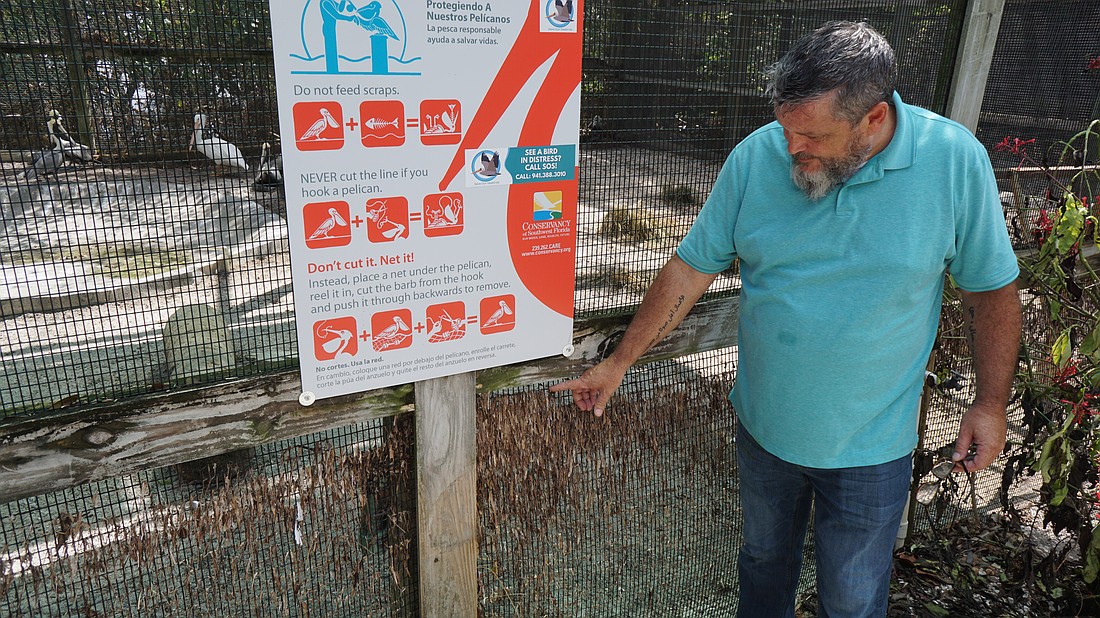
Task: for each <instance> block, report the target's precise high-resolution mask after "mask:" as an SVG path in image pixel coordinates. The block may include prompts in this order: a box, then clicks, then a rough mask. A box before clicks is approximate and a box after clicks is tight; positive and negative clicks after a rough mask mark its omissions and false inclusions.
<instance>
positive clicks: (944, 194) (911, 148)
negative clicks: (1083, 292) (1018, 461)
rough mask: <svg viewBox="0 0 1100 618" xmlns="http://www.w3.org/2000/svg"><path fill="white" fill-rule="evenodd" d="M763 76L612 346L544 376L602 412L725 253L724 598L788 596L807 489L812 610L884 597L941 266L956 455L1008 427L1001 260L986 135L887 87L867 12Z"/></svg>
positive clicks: (783, 610) (1007, 334) (746, 606)
mask: <svg viewBox="0 0 1100 618" xmlns="http://www.w3.org/2000/svg"><path fill="white" fill-rule="evenodd" d="M768 77H769V85H768V89H767V93H768V94H769V96H770V97H771V99H772V103H773V106H774V110H775V116H776V122H773V123H771V124H768V125H766V126H764V127H762V128H760V129H758V130H757V131H755V132H754V133H753V134H751V135H749V136H748V137H747V138H745V139H744V140H743V141H742V142H741V143H740V144H738V145H737V147H736V148H734V150H733V152H731V153H730V155H729V157H728V159H727V160H726V163H725V165H724V166H723V168H722V171H721V172H720V174H719V176H718V179H717V181H716V182H715V185H714V188H713V190H712V192H711V195H710V197H709V198H708V200H707V203H706V205H705V206H704V207H703V209H702V211H701V212H700V213H699V216H698V218H697V220H696V221H695V224H694V225H693V226H692V229H691V230H690V231H689V232H688V234H687V236H686V237H685V238H684V240H683V242H682V243H681V244H680V246H679V247H678V248H677V251H676V255H675V256H674V257H672V258H671V259H670V260H669V261H668V263H667V264H666V265H665V266H664V268H663V269H662V270H661V273H660V274H659V275H658V277H657V279H656V280H655V281H654V283H653V285H652V287H651V288H650V290H649V291H648V292H647V294H646V297H645V299H644V301H643V303H642V306H641V307H640V308H639V310H638V312H637V314H636V315H635V317H634V320H633V322H632V323H631V325H630V327H629V329H628V330H627V333H626V334H625V336H624V338H623V340H622V342H621V343H620V344H619V345H618V347H617V348H616V349H615V351H614V353H613V354H611V356H609V357H608V358H607V359H606V360H604V361H603V362H601V363H600V364H598V365H596V366H595V367H592V368H591V369H589V370H588V371H586V372H584V374H583V375H582V376H580V377H579V378H577V379H575V380H570V381H567V382H564V383H562V384H558V385H555V386H554V387H552V388H551V390H553V391H556V392H557V391H567V390H568V391H572V394H573V399H574V401H575V402H576V404H577V405H578V406H579V407H580V408H581V409H583V410H592V411H594V412H595V414H596V415H597V416H599V415H600V414H602V413H603V412H604V410H605V409H606V406H607V404H608V400H609V399H610V398H611V394H612V393H613V392H614V391H615V389H616V388H618V386H619V384H620V383H621V382H622V379H623V376H624V374H625V373H626V371H627V369H628V368H629V367H630V366H631V365H632V364H633V363H634V362H635V361H636V360H637V359H638V358H639V357H640V356H641V355H642V354H643V353H645V351H646V350H648V349H649V348H650V347H651V346H652V345H653V344H654V343H655V342H657V341H658V340H660V339H661V338H662V337H664V336H665V335H666V334H667V333H668V332H670V331H671V330H672V329H674V328H675V327H676V326H677V325H678V324H679V323H680V321H681V320H682V319H683V317H684V315H685V314H687V312H688V310H689V309H690V308H691V306H692V305H693V304H694V303H695V302H696V301H697V300H698V299H699V297H700V296H701V295H702V294H703V292H704V291H705V290H706V289H707V287H708V286H709V285H710V283H711V282H712V281H713V280H714V278H715V276H716V275H717V273H719V272H722V271H723V270H725V269H727V268H728V267H729V266H730V265H731V264H732V263H733V261H734V260H735V259H737V260H740V273H741V282H742V290H741V297H740V313H739V316H738V318H739V325H738V345H739V363H738V367H737V370H738V371H737V379H736V382H735V384H734V387H733V390H732V391H731V393H730V401H731V402H732V403H733V407H734V409H735V411H736V413H737V417H738V435H737V445H738V449H737V450H738V474H739V477H740V494H741V500H742V508H743V513H744V519H745V527H744V531H743V532H744V546H743V547H742V549H741V552H740V555H739V559H738V569H739V578H740V586H741V588H740V597H739V608H740V609H739V614H738V615H739V616H793V615H794V595H795V588H796V585H797V583H798V578H799V571H800V569H801V550H802V546H803V540H804V537H805V531H806V527H807V523H808V520H809V517H810V513H811V504H812V505H813V506H814V508H813V510H812V512H813V516H814V530H815V545H814V549H815V558H816V560H817V581H818V599H819V607H820V612H821V613H820V615H822V616H834V617H836V616H844V617H850V616H883V615H885V613H886V609H887V597H888V593H889V582H890V572H891V565H892V550H893V542H894V538H895V536H896V533H897V530H898V526H899V524H900V521H901V516H902V511H903V509H904V507H905V503H906V496H907V492H908V489H909V484H910V480H911V478H910V477H911V469H912V451H913V449H914V447H915V446H916V443H917V433H916V425H917V412H918V405H919V399H920V392H921V385H922V383H923V378H924V367H925V364H926V362H927V359H928V355H929V352H930V351H931V348H932V344H933V342H934V339H935V335H936V328H937V324H938V322H939V313H940V303H941V298H942V293H943V285H944V278H945V274H946V273H950V274H951V276H952V277H953V278H954V280H955V283H956V284H957V285H958V286H959V287H960V288H962V289H963V290H964V292H963V294H962V296H963V302H964V308H965V314H966V316H967V325H966V326H967V332H968V334H969V335H970V338H971V343H972V347H973V350H974V355H975V361H974V362H975V372H976V395H975V399H974V401H973V403H972V405H971V406H970V408H969V410H968V411H967V412H966V413H965V414H964V415H963V417H962V420H961V423H960V428H959V434H958V438H957V440H956V442H955V454H954V456H953V459H954V460H955V461H956V462H958V465H956V471H962V470H963V469H964V467H965V469H966V470H969V471H974V470H980V469H982V468H985V467H986V466H988V465H989V464H990V463H991V462H992V461H993V460H994V459H995V458H996V457H997V455H998V454H999V453H1000V452H1001V450H1002V449H1003V448H1004V443H1005V432H1006V425H1005V408H1006V406H1007V404H1008V399H1009V396H1010V393H1011V389H1012V379H1013V376H1014V373H1015V368H1016V358H1017V352H1018V347H1019V329H1020V305H1019V298H1018V294H1017V292H1016V287H1015V280H1016V277H1017V276H1018V274H1019V271H1018V268H1017V265H1016V260H1015V256H1014V254H1013V252H1012V247H1011V244H1010V241H1009V238H1008V234H1007V231H1006V229H1005V224H1004V218H1003V215H1002V214H1001V206H1000V200H999V198H998V194H997V186H996V182H995V180H994V177H993V170H992V169H991V167H990V163H989V158H988V155H987V153H986V151H985V150H984V148H982V146H981V145H980V144H979V143H978V142H977V141H976V140H975V139H974V137H973V136H972V135H971V134H970V133H969V132H968V131H967V130H966V129H965V128H963V127H962V126H960V125H958V124H956V123H954V122H952V121H950V120H947V119H944V118H942V117H940V116H937V115H935V114H933V113H931V112H929V111H927V110H923V109H920V108H917V107H913V106H910V105H907V104H905V103H904V102H903V101H902V100H901V98H900V96H899V95H898V94H897V93H896V92H895V91H894V86H895V80H896V65H895V61H894V53H893V50H892V49H891V48H890V45H889V44H888V43H887V42H886V40H885V39H884V38H883V37H882V36H881V35H880V34H879V33H878V32H876V31H875V30H874V29H872V28H871V27H870V26H868V25H867V24H864V23H851V22H832V23H829V24H826V25H824V26H822V27H821V28H819V29H818V30H816V31H814V32H812V33H811V34H809V35H807V36H806V37H804V38H803V39H801V40H800V41H798V42H797V43H796V44H795V45H794V47H793V48H792V49H791V50H790V51H789V52H788V53H787V54H786V55H785V56H784V57H783V58H782V59H780V60H779V62H777V63H776V64H775V65H773V66H772V67H771V68H770V69H769V75H768Z"/></svg>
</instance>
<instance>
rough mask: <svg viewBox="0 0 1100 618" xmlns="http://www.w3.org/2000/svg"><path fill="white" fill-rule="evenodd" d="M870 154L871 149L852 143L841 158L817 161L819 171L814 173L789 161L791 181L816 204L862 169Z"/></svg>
mask: <svg viewBox="0 0 1100 618" xmlns="http://www.w3.org/2000/svg"><path fill="white" fill-rule="evenodd" d="M870 153H871V147H870V146H866V147H860V145H859V143H858V142H856V141H854V140H853V141H852V143H850V144H849V145H848V154H847V155H846V156H844V157H841V158H831V159H818V161H819V162H820V163H821V169H820V170H818V171H816V172H804V171H802V168H801V167H799V165H798V164H797V163H795V161H794V160H793V159H792V160H791V180H793V181H794V184H795V186H797V187H798V188H799V189H800V190H801V191H802V192H803V193H805V194H806V197H808V198H810V200H811V201H814V202H816V201H817V200H820V199H821V198H823V197H825V196H826V195H828V194H829V192H830V191H832V190H833V189H835V188H836V187H839V186H840V185H842V184H844V183H845V182H848V179H849V178H851V177H852V176H854V175H855V173H856V172H858V171H859V168H861V167H863V164H864V163H866V162H867V155H868V154H870Z"/></svg>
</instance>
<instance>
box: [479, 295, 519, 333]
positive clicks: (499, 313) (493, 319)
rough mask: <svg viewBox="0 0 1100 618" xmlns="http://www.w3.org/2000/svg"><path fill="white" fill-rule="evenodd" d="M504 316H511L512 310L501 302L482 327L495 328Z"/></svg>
mask: <svg viewBox="0 0 1100 618" xmlns="http://www.w3.org/2000/svg"><path fill="white" fill-rule="evenodd" d="M506 315H512V308H511V307H509V306H508V303H506V302H504V301H503V300H502V301H500V309H497V310H496V311H494V312H493V315H491V316H489V319H488V320H485V324H483V325H482V327H485V326H497V325H498V324H499V323H500V321H501V320H502V319H504V316H506Z"/></svg>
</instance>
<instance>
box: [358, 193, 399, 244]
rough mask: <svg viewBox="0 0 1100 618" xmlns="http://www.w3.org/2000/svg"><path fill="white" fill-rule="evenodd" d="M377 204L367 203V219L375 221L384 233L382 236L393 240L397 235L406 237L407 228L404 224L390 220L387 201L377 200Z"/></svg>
mask: <svg viewBox="0 0 1100 618" xmlns="http://www.w3.org/2000/svg"><path fill="white" fill-rule="evenodd" d="M375 204H377V205H372V204H367V219H370V220H371V221H373V222H374V227H376V228H378V230H379V231H380V232H381V233H382V236H383V237H385V238H386V239H388V240H393V239H394V238H397V237H399V236H400V237H402V238H404V236H405V231H406V228H405V226H404V225H401V224H400V223H398V222H396V221H390V218H389V216H387V215H386V202H384V201H379V202H376V203H375Z"/></svg>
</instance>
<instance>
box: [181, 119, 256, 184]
mask: <svg viewBox="0 0 1100 618" xmlns="http://www.w3.org/2000/svg"><path fill="white" fill-rule="evenodd" d="M205 131H206V114H203V113H198V114H195V127H194V130H192V131H191V144H190V146H188V147H187V149H188V150H190V149H191V148H194V149H195V150H198V151H199V152H201V153H202V154H203V155H204V156H205V157H206V158H208V159H211V160H212V161H214V163H215V164H217V165H224V166H226V167H236V168H238V169H241V170H244V171H246V172H247V171H248V169H249V168H248V163H247V162H246V161H245V160H244V155H242V154H241V151H240V149H239V148H237V147H236V146H234V145H233V144H230V143H229V142H227V141H225V140H224V139H222V138H220V137H218V136H216V135H212V134H211V135H208V134H206V133H205Z"/></svg>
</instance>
